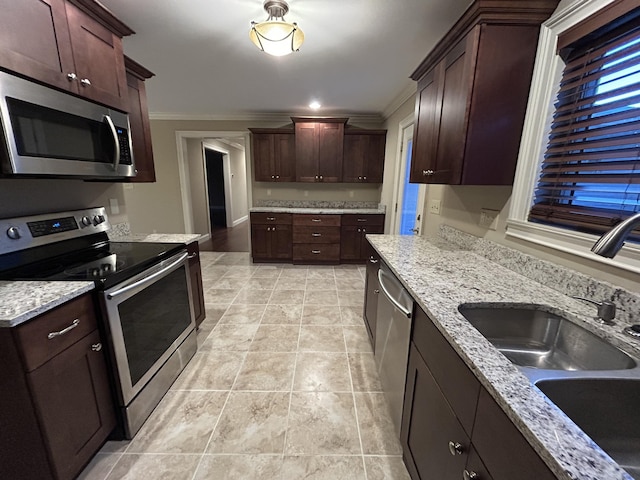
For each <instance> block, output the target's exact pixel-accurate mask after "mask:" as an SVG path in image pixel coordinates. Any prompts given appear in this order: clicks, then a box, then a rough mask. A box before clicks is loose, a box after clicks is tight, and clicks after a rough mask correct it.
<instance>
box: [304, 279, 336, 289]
mask: <svg viewBox="0 0 640 480" xmlns="http://www.w3.org/2000/svg"><path fill="white" fill-rule="evenodd" d="M305 288H306V289H307V290H335V289H336V288H337V287H336V280H335V278H315V277H314V278H307V283H306V285H305Z"/></svg>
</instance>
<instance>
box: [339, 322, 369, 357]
mask: <svg viewBox="0 0 640 480" xmlns="http://www.w3.org/2000/svg"><path fill="white" fill-rule="evenodd" d="M342 329H343V331H344V339H345V342H346V344H347V352H373V349H372V348H371V340H369V334H368V333H367V328H366V327H365V326H364V325H363V326H361V327H360V326H351V325H347V326H343V327H342Z"/></svg>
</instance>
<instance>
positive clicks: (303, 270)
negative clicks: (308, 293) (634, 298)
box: [279, 265, 309, 280]
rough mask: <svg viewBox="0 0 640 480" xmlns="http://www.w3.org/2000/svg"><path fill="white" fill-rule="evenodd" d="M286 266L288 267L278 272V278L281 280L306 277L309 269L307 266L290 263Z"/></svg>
mask: <svg viewBox="0 0 640 480" xmlns="http://www.w3.org/2000/svg"><path fill="white" fill-rule="evenodd" d="M287 267H288V268H283V269H282V273H280V277H279V279H280V280H283V279H285V278H291V279H296V280H300V279H302V280H304V279H306V278H307V275H308V273H309V270H308V269H307V267H298V266H295V265H290V266H287Z"/></svg>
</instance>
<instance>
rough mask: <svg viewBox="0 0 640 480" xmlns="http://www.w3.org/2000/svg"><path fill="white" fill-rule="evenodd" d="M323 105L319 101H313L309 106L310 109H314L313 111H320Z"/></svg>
mask: <svg viewBox="0 0 640 480" xmlns="http://www.w3.org/2000/svg"><path fill="white" fill-rule="evenodd" d="M321 106H322V105H320V102H318V101H313V102H311V103H310V104H309V108H311V109H313V110H318V109H319V108H320V107H321Z"/></svg>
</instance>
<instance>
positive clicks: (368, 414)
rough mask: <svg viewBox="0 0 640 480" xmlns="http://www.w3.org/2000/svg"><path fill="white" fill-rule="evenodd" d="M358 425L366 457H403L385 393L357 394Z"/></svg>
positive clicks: (355, 395)
mask: <svg viewBox="0 0 640 480" xmlns="http://www.w3.org/2000/svg"><path fill="white" fill-rule="evenodd" d="M354 397H355V401H356V408H357V409H358V425H359V427H360V436H361V438H362V450H363V452H364V454H365V455H402V447H401V445H400V440H399V439H398V437H397V436H396V432H395V430H394V428H393V423H392V422H391V418H390V416H389V411H388V407H387V403H386V401H385V399H384V393H355V394H354Z"/></svg>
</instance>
